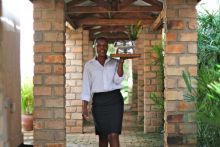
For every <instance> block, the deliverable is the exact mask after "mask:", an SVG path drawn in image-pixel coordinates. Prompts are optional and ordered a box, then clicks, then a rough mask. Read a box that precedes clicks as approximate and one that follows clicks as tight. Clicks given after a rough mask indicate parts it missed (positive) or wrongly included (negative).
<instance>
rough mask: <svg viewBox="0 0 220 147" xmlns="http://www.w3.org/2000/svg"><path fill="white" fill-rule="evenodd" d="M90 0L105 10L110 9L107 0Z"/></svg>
mask: <svg viewBox="0 0 220 147" xmlns="http://www.w3.org/2000/svg"><path fill="white" fill-rule="evenodd" d="M91 1H92V2H94V3H96V4H97V6H99V7H103V8H105V9H107V10H111V7H110V5H109V3H108V2H107V1H103V0H91Z"/></svg>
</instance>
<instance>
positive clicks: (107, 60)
mask: <svg viewBox="0 0 220 147" xmlns="http://www.w3.org/2000/svg"><path fill="white" fill-rule="evenodd" d="M111 59H112V58H111V57H109V56H107V59H106V60H105V64H106V63H107V62H109V61H110V60H111ZM94 61H97V60H96V56H95V57H94V58H92V62H94Z"/></svg>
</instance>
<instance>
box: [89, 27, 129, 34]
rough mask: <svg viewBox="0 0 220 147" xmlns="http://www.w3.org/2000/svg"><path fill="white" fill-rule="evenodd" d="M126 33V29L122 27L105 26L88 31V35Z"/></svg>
mask: <svg viewBox="0 0 220 147" xmlns="http://www.w3.org/2000/svg"><path fill="white" fill-rule="evenodd" d="M124 31H127V28H126V27H124V26H117V27H116V26H107V27H101V28H99V29H90V33H91V34H94V33H96V32H124Z"/></svg>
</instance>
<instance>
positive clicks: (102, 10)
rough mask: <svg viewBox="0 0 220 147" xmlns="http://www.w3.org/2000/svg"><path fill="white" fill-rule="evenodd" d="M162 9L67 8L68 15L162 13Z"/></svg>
mask: <svg viewBox="0 0 220 147" xmlns="http://www.w3.org/2000/svg"><path fill="white" fill-rule="evenodd" d="M161 9H162V8H158V7H155V6H150V7H140V6H128V7H126V8H124V9H121V10H119V11H108V10H107V9H105V8H103V7H96V6H92V7H84V6H74V7H68V8H67V12H66V13H67V14H76V13H107V12H111V13H117V12H121V13H131V12H158V11H161Z"/></svg>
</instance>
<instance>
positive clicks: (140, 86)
mask: <svg viewBox="0 0 220 147" xmlns="http://www.w3.org/2000/svg"><path fill="white" fill-rule="evenodd" d="M143 30H144V29H143ZM144 36H145V35H144V31H142V33H141V34H140V35H139V37H138V39H137V41H136V47H137V53H141V54H142V55H141V57H140V58H137V59H136V60H137V63H138V65H136V66H137V75H138V76H137V99H135V98H134V99H133V101H135V102H136V101H137V102H136V103H137V111H138V121H141V120H143V118H144V80H143V79H144V66H143V63H144V55H143V52H144Z"/></svg>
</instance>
